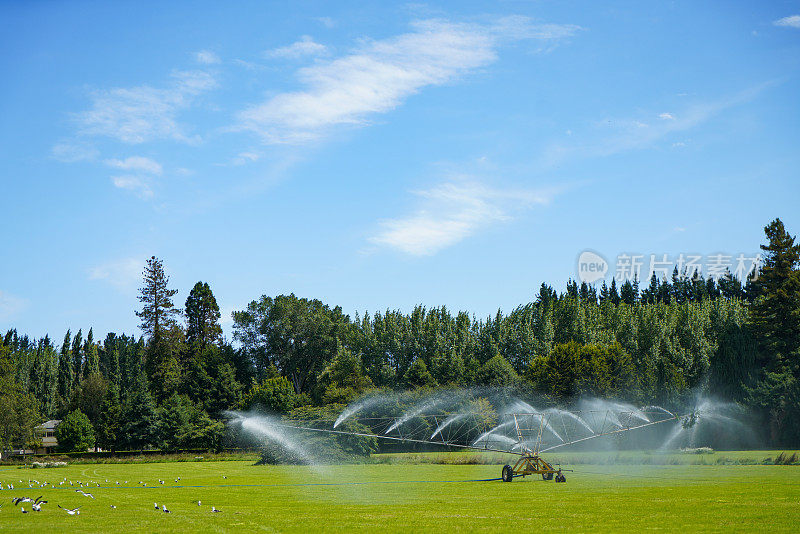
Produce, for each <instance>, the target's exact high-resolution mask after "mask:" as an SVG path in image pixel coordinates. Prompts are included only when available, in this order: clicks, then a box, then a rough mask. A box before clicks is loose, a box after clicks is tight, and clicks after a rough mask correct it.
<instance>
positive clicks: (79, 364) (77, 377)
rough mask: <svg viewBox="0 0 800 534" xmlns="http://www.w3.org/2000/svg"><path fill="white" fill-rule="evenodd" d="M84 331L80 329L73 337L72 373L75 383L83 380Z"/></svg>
mask: <svg viewBox="0 0 800 534" xmlns="http://www.w3.org/2000/svg"><path fill="white" fill-rule="evenodd" d="M82 343H83V333H82V332H81V329H80V328H79V329H78V333H77V334H75V337H74V338H73V339H72V375H73V384H74V383H77V382H80V381H81V371H82V370H83V350H82V349H83V346H82Z"/></svg>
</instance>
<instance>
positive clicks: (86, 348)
mask: <svg viewBox="0 0 800 534" xmlns="http://www.w3.org/2000/svg"><path fill="white" fill-rule="evenodd" d="M98 373H100V358H99V355H98V354H97V345H96V344H95V342H94V334H93V332H92V329H91V328H90V329H89V334H88V335H87V336H86V343H84V345H83V377H84V378H88V377H89V376H91V375H93V374H98Z"/></svg>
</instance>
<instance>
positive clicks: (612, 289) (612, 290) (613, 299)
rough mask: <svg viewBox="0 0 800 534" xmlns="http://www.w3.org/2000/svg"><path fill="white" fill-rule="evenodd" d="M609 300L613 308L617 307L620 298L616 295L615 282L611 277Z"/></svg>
mask: <svg viewBox="0 0 800 534" xmlns="http://www.w3.org/2000/svg"><path fill="white" fill-rule="evenodd" d="M608 293H609V298H610V299H611V302H612V303H613V304H614V306H619V303H620V298H619V293H617V281H616V280H615V279H614V278H613V277H612V278H611V287H610V288H609V290H608Z"/></svg>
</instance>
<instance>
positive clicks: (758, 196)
mask: <svg viewBox="0 0 800 534" xmlns="http://www.w3.org/2000/svg"><path fill="white" fill-rule="evenodd" d="M0 47H2V50H3V53H2V54H1V55H0V68H2V72H3V83H2V84H0V117H2V120H0V180H2V227H1V228H2V230H1V231H0V237H1V238H2V245H3V247H2V250H3V252H2V261H1V262H0V330H5V329H6V328H8V327H16V328H17V329H19V330H20V331H22V332H26V333H29V334H30V335H33V336H41V335H44V334H45V333H49V334H50V335H51V336H54V337H55V338H57V339H60V337H61V336H62V335H63V333H64V331H66V329H67V328H72V329H73V330H76V329H77V328H79V327H81V328H84V329H86V328H88V327H89V326H93V327H94V329H95V332H96V334H97V335H98V336H102V335H104V334H105V333H106V332H109V331H114V332H117V333H120V332H127V333H138V329H137V324H138V323H137V319H136V317H135V315H134V313H133V312H134V309H136V307H137V300H136V295H137V288H138V287H139V284H140V280H141V269H142V267H143V264H144V261H145V259H146V258H147V257H149V256H151V255H156V256H158V257H159V258H161V259H163V261H164V264H165V267H166V269H167V272H168V274H169V275H170V277H171V285H172V286H173V287H174V288H175V289H178V290H179V293H178V295H177V297H176V303H177V304H179V305H182V304H183V302H184V301H185V298H186V295H187V293H188V290H189V289H190V288H191V286H192V285H193V284H194V283H195V282H196V281H198V280H203V281H207V282H208V283H209V284H210V285H211V287H212V289H213V291H214V292H215V294H216V296H217V299H218V301H219V303H220V306H221V308H222V310H223V313H224V315H225V319H226V325H225V327H226V331H227V333H228V334H230V323H229V320H228V319H227V317H228V316H229V314H230V311H231V310H235V309H241V308H242V307H243V306H245V305H246V304H247V302H249V301H250V300H253V299H255V298H257V297H258V296H260V295H261V294H268V295H275V294H279V293H288V292H294V293H296V294H297V295H300V296H304V297H314V298H320V299H322V300H324V301H326V302H328V303H330V304H334V305H341V306H342V307H343V309H344V310H345V312H347V313H351V314H353V313H355V312H356V311H359V312H361V313H363V312H364V311H375V310H385V309H387V308H392V309H394V308H399V309H402V310H410V309H411V308H412V307H413V306H414V305H415V304H417V303H422V304H425V305H427V306H434V305H441V304H444V305H446V306H448V307H449V308H450V309H454V310H467V311H469V312H471V313H474V314H475V315H476V316H478V317H484V316H486V315H489V314H492V313H493V312H495V311H496V310H497V309H498V308H501V309H503V310H504V311H510V310H511V309H513V308H514V307H515V306H517V305H518V304H520V303H524V302H527V301H529V300H530V299H531V298H532V296H533V295H534V294H535V292H536V291H537V289H538V286H539V284H540V283H541V282H542V281H547V282H549V283H552V284H555V285H556V287H557V288H559V289H562V288H563V285H564V284H565V283H566V281H567V279H568V278H570V277H572V278H574V277H575V276H576V259H577V257H578V254H580V253H581V251H583V250H586V249H591V250H594V251H596V252H598V253H599V254H600V255H602V256H603V257H604V258H606V259H607V260H608V262H609V263H610V264H611V268H610V269H611V271H613V270H614V263H615V261H616V258H617V257H618V255H620V254H623V253H624V254H641V255H643V256H644V257H645V258H648V257H649V255H650V254H657V255H659V256H661V255H662V254H668V255H669V257H670V258H677V257H678V256H679V255H680V254H684V253H685V254H698V255H704V256H707V255H711V254H717V253H724V254H726V255H730V256H731V257H734V256H735V255H737V254H740V253H744V254H749V255H752V254H754V253H756V252H757V251H758V245H759V244H760V243H761V242H762V241H763V231H762V228H763V226H764V225H765V224H767V223H768V222H769V221H770V220H771V219H773V218H775V217H781V218H782V219H783V220H784V222H785V223H786V224H787V226H788V228H789V230H790V231H791V232H793V233H795V234H796V233H798V232H800V210H798V205H799V202H798V200H799V199H800V186H799V185H798V183H799V182H798V163H799V162H800V151H798V146H799V142H800V135H799V134H800V120H799V119H800V99H798V95H800V76H798V75H799V74H800V2H799V1H786V2H756V1H753V2H705V3H698V2H691V1H686V2H680V1H677V2H602V3H600V2H578V3H574V2H548V1H539V2H514V1H508V2H491V3H489V2H485V3H478V2H449V3H448V2H443V3H425V4H402V3H397V4H389V3H387V2H374V3H371V4H367V5H365V3H364V2H363V1H360V2H338V3H335V4H334V3H322V2H292V3H266V2H224V3H218V2H192V3H182V2H169V3H156V2H152V3H150V2H109V3H100V2H4V3H2V4H1V5H0ZM612 274H613V272H609V273H608V276H607V279H608V280H610V277H611V276H612Z"/></svg>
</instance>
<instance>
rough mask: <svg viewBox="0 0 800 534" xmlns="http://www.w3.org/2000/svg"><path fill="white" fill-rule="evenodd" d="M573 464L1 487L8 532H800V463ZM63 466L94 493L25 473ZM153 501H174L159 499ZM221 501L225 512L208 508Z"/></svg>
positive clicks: (120, 467) (196, 469)
mask: <svg viewBox="0 0 800 534" xmlns="http://www.w3.org/2000/svg"><path fill="white" fill-rule="evenodd" d="M576 454H578V453H576ZM716 454H719V453H716ZM732 454H733V456H736V455H738V454H744V453H732ZM749 454H750V455H751V456H752V451H750V452H749ZM772 455H773V456H774V455H777V453H774V454H772ZM563 456H566V455H562V457H563ZM709 456H714V455H709ZM552 459H554V460H555V455H554V456H553V458H552ZM405 461H409V460H408V459H406V460H405ZM565 467H567V466H566V465H565ZM571 467H573V468H574V469H575V471H574V472H571V473H567V479H568V480H567V483H566V484H555V483H553V482H544V481H542V480H541V479H538V478H532V477H528V478H526V479H516V480H515V481H514V482H512V483H502V482H499V481H482V479H491V478H496V477H498V476H499V474H500V468H499V466H497V465H441V464H411V463H402V462H401V463H377V464H363V465H343V466H322V467H309V466H255V465H253V463H252V462H250V461H226V462H172V463H148V464H136V463H129V464H83V465H69V466H67V467H60V468H51V469H22V468H18V467H15V466H0V481H2V482H3V488H7V484H8V483H9V482H11V483H12V484H14V486H15V489H13V490H8V489H3V490H2V491H0V503H2V505H3V506H2V508H0V531H3V532H64V531H69V532H112V531H117V532H121V531H147V532H175V531H190V530H194V531H200V532H236V531H249V532H253V531H261V532H286V531H290V532H291V531H294V532H301V531H306V532H307V531H328V530H331V531H332V530H347V531H375V530H384V531H399V530H408V531H414V532H418V531H431V532H432V531H437V532H441V531H442V530H443V529H444V530H447V531H453V530H456V531H470V532H474V531H501V530H502V531H510V530H512V529H513V530H519V529H522V531H531V530H537V531H539V530H563V529H567V528H569V529H577V530H579V531H588V530H591V531H630V532H633V531H642V530H663V531H678V530H683V531H686V532H698V531H706V532H710V531H721V530H725V531H754V530H756V531H758V530H764V531H767V530H769V531H771V532H791V531H794V532H796V531H797V529H798V525H800V467H798V466H773V465H644V464H642V465H632V464H624V465H608V464H604V463H601V462H599V461H598V462H597V463H595V464H589V463H584V464H578V463H575V464H574V465H572V466H571ZM65 477H66V478H67V480H72V481H77V480H80V481H82V482H84V483H86V482H90V481H91V482H92V484H91V487H89V488H83V489H84V490H85V491H88V492H91V493H92V494H93V495H94V497H95V498H94V499H92V498H90V497H84V496H82V495H81V494H79V493H77V492H76V491H75V487H77V486H75V487H70V486H68V485H66V484H65V485H62V486H56V487H55V488H50V487H46V488H28V484H27V480H28V478H31V479H36V480H38V481H39V482H44V481H49V482H52V483H55V484H56V485H57V484H58V483H59V482H60V481H62V480H63V479H64V478H65ZM178 477H180V480H179V481H177V482H176V481H175V480H176V479H177V478H178ZM20 479H21V480H23V481H25V482H24V483H19V480H20ZM159 479H161V480H163V481H164V484H163V485H162V484H160V483H159ZM106 480H108V482H106ZM117 481H119V482H120V486H117V484H116V482H117ZM125 481H127V484H125ZM140 482H145V483H146V484H147V486H146V487H145V486H143V485H141V484H140ZM97 483H99V484H100V486H99V487H98V486H96V485H95V484H97ZM39 495H43V498H44V499H46V500H48V501H49V502H48V504H46V505H44V507H43V511H42V512H40V513H28V514H22V513H20V509H19V506H25V507H26V509H29V508H28V506H29V504H30V503H22V504H20V505H19V506H17V507H15V506H14V505H13V503H12V502H11V498H12V497H23V496H30V497H33V498H36V497H38V496H39ZM198 500H199V501H201V502H202V505H201V506H198V504H197V501H198ZM154 503H158V504H159V505H162V504H164V505H166V506H167V508H168V509H169V510H170V511H171V513H169V514H166V513H163V512H161V511H159V512H156V511H154V509H153V506H154ZM57 504H60V505H61V506H64V507H66V508H74V507H77V506H80V507H81V508H80V512H81V513H80V515H75V516H68V515H67V514H66V513H65V512H64V511H62V510H60V509H58V508H57V506H56V505H57ZM111 505H115V506H116V509H112V508H111ZM212 505H213V506H215V507H216V508H218V509H220V510H222V512H221V513H212V512H211V506H212Z"/></svg>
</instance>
